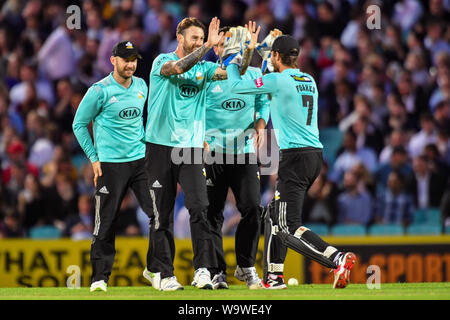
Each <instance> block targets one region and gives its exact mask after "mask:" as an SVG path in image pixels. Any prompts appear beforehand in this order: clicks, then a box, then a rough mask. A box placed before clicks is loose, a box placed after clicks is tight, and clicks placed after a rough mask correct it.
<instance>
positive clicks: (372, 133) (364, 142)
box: [352, 116, 383, 154]
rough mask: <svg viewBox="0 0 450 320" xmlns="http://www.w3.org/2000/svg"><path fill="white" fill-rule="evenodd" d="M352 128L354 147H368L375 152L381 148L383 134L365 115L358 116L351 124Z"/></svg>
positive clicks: (378, 151)
mask: <svg viewBox="0 0 450 320" xmlns="http://www.w3.org/2000/svg"><path fill="white" fill-rule="evenodd" d="M352 130H353V132H354V133H355V135H356V147H357V148H358V149H360V148H369V149H372V150H374V151H375V152H376V153H377V154H379V153H380V151H381V149H382V148H383V135H382V134H381V132H380V131H379V130H378V129H377V128H376V127H375V126H374V125H373V124H372V123H370V121H369V119H368V118H366V117H361V116H360V117H359V118H358V119H356V121H355V123H353V125H352Z"/></svg>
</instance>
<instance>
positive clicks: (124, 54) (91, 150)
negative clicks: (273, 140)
mask: <svg viewBox="0 0 450 320" xmlns="http://www.w3.org/2000/svg"><path fill="white" fill-rule="evenodd" d="M138 58H141V56H140V55H139V53H138V50H137V48H136V47H135V46H134V45H133V44H132V43H131V42H129V41H122V42H119V43H118V44H116V45H115V46H114V48H113V51H112V56H111V58H110V59H111V63H112V65H113V66H114V71H113V72H111V73H110V74H109V75H108V76H107V77H105V78H104V79H102V80H100V81H98V82H96V83H94V84H93V85H92V86H91V87H90V88H89V90H88V91H87V92H86V94H85V96H84V97H83V100H82V101H81V102H80V105H79V106H78V109H77V112H76V114H75V118H74V121H73V132H74V133H75V136H76V138H77V140H78V142H79V143H80V145H81V147H82V148H83V151H84V152H85V154H86V156H87V157H88V159H89V160H90V161H91V163H92V168H93V170H94V184H95V188H96V189H95V226H94V232H93V240H92V245H91V263H92V279H91V280H92V284H91V289H90V290H91V291H96V290H102V291H106V290H107V282H108V278H109V276H110V274H111V270H112V267H113V262H114V256H115V244H114V240H115V234H114V231H113V227H114V225H113V224H114V221H115V220H116V218H117V212H118V211H119V208H120V205H121V203H122V199H123V197H124V196H125V194H126V192H127V190H128V187H130V188H131V189H132V190H133V192H134V194H135V195H136V198H137V199H138V201H139V204H140V205H141V207H142V209H143V210H144V212H146V213H147V215H149V217H150V218H151V213H152V207H151V205H152V203H151V198H150V194H149V191H148V190H149V187H148V184H147V183H148V181H147V177H146V173H145V167H144V164H145V142H144V125H143V119H142V112H143V109H144V104H145V99H146V98H147V91H148V88H147V85H146V83H145V81H144V80H143V79H141V78H138V77H134V76H133V73H134V72H135V70H136V66H137V59H138ZM91 121H92V122H93V136H94V141H95V145H94V144H93V142H92V139H91V136H90V134H89V130H88V125H89V123H90V122H91Z"/></svg>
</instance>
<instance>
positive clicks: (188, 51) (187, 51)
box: [183, 43, 200, 55]
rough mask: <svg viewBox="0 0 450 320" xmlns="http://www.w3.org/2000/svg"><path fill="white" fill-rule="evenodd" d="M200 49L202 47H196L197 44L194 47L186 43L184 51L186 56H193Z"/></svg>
mask: <svg viewBox="0 0 450 320" xmlns="http://www.w3.org/2000/svg"><path fill="white" fill-rule="evenodd" d="M198 48H200V46H196V45H195V44H192V45H188V44H186V43H184V44H183V51H184V53H185V55H188V54H191V53H192V52H194V51H195V50H197V49H198Z"/></svg>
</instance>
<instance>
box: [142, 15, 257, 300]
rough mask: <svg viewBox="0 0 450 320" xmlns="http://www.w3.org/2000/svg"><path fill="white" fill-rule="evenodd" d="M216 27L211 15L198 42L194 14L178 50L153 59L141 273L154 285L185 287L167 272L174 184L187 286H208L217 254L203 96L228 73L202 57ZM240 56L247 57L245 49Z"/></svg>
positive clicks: (216, 35)
mask: <svg viewBox="0 0 450 320" xmlns="http://www.w3.org/2000/svg"><path fill="white" fill-rule="evenodd" d="M219 28H220V21H219V19H217V18H216V17H215V18H213V19H212V20H211V22H210V25H209V31H208V39H207V41H206V42H204V35H205V31H204V29H205V27H204V25H203V23H201V21H200V20H198V19H196V18H185V19H183V20H182V21H181V22H180V23H179V24H178V26H177V31H176V34H177V41H178V46H177V49H176V50H175V51H174V52H170V53H165V54H160V55H159V56H158V57H156V59H155V60H154V62H153V66H152V70H151V73H150V93H149V97H150V98H149V101H148V122H147V126H146V133H145V141H146V142H147V151H146V152H147V154H146V171H147V175H148V179H149V186H150V195H151V197H152V205H153V213H154V219H153V220H152V222H151V225H150V242H149V252H148V256H147V267H146V269H145V270H144V272H143V276H144V277H145V278H146V279H148V280H149V281H150V282H151V283H152V285H153V287H154V288H156V289H158V290H163V291H172V290H180V289H182V288H183V287H182V286H181V284H180V283H179V282H178V281H177V279H176V277H175V276H174V273H173V271H174V267H173V259H174V257H175V243H174V236H173V215H174V212H173V210H174V204H175V198H176V190H177V183H180V185H181V188H182V189H183V191H184V194H185V198H184V199H185V206H186V208H187V209H188V211H189V215H190V220H189V223H190V228H191V238H192V248H193V252H194V259H193V264H194V269H195V273H194V279H193V282H192V285H194V286H195V287H197V288H199V289H213V284H212V282H211V274H210V271H209V270H208V268H213V267H216V265H217V258H216V254H215V251H214V243H213V239H212V237H211V230H210V227H209V225H208V221H207V218H206V213H207V206H208V198H207V191H206V179H205V175H206V173H205V170H204V165H203V142H204V137H205V98H206V93H207V91H206V86H207V84H208V82H209V81H212V80H221V79H226V76H227V74H226V71H225V70H223V69H222V68H220V67H218V65H217V64H215V63H211V62H204V61H200V60H201V59H202V58H203V56H204V55H205V53H206V52H207V51H209V50H210V49H211V48H212V47H213V46H215V45H217V44H218V43H219V41H220V40H221V38H222V37H223V32H219ZM252 52H253V51H252ZM246 56H247V57H248V58H251V55H249V54H246ZM249 61H250V59H248V60H247V62H246V63H247V65H248V64H249ZM244 63H245V62H244Z"/></svg>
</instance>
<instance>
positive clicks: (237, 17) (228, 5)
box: [206, 0, 246, 27]
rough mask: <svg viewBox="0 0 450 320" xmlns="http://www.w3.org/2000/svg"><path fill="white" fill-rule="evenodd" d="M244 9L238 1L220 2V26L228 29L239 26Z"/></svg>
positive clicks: (226, 0) (227, 0) (243, 5)
mask: <svg viewBox="0 0 450 320" xmlns="http://www.w3.org/2000/svg"><path fill="white" fill-rule="evenodd" d="M245 9H246V6H245V4H243V3H242V2H241V1H239V0H225V1H222V4H221V6H220V25H221V26H228V27H235V26H238V25H240V24H241V21H242V18H243V13H244V12H245ZM206 25H207V24H206Z"/></svg>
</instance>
